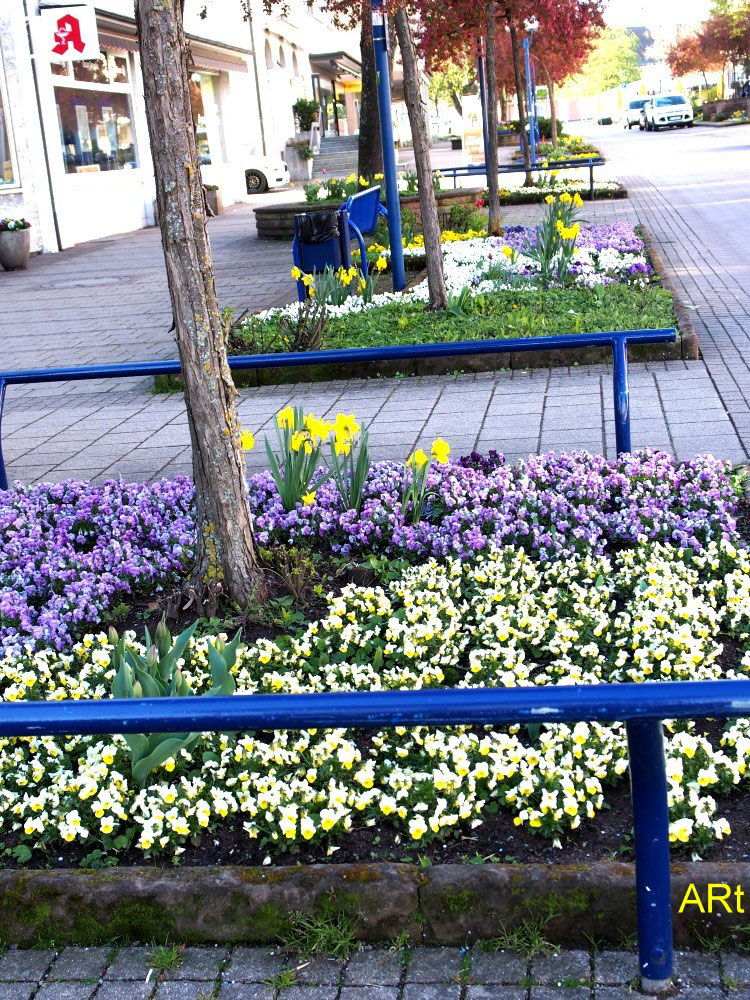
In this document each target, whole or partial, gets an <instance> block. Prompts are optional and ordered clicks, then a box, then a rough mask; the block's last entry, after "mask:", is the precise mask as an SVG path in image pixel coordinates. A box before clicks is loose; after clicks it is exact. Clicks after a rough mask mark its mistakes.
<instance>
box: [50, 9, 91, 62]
mask: <svg viewBox="0 0 750 1000" xmlns="http://www.w3.org/2000/svg"><path fill="white" fill-rule="evenodd" d="M55 42H56V43H57V44H56V45H53V46H52V51H53V52H54V53H55V55H58V56H63V55H65V53H66V52H67V51H68V49H69V48H70V46H71V45H72V46H73V48H74V49H75V50H76V52H83V50H84V49H85V48H86V43H85V42H84V41H83V39H82V38H81V25H80V23H79V21H78V18H77V17H73V15H72V14H66V15H65V16H64V17H61V18H60V19H59V20H58V22H57V31H55Z"/></svg>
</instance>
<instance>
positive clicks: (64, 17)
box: [39, 4, 101, 62]
mask: <svg viewBox="0 0 750 1000" xmlns="http://www.w3.org/2000/svg"><path fill="white" fill-rule="evenodd" d="M39 20H40V22H41V32H40V43H41V46H42V50H41V52H40V53H39V55H42V54H43V55H45V56H46V57H47V58H48V59H49V60H50V62H72V61H78V60H81V59H101V52H100V51H99V32H98V30H97V27H96V12H95V10H94V8H93V7H92V6H89V5H88V4H76V5H74V6H70V7H45V8H42V11H41V13H40V17H39Z"/></svg>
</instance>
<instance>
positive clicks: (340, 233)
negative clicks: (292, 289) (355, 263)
mask: <svg viewBox="0 0 750 1000" xmlns="http://www.w3.org/2000/svg"><path fill="white" fill-rule="evenodd" d="M292 257H293V259H294V263H295V264H296V266H297V267H298V268H299V269H300V271H304V272H305V274H317V273H319V272H321V271H325V269H326V268H327V267H331V268H333V270H337V269H338V268H339V267H345V268H349V267H351V265H352V255H351V249H350V246H349V216H348V214H347V211H346V209H345V208H325V209H320V210H319V211H317V212H300V213H299V214H298V215H295V216H294V242H293V243H292ZM308 294H309V293H308V290H307V288H306V286H305V285H304V284H303V282H302V281H298V282H297V297H298V298H299V300H300V302H304V300H305V299H306V298H307V297H308Z"/></svg>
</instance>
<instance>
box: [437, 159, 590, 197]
mask: <svg viewBox="0 0 750 1000" xmlns="http://www.w3.org/2000/svg"><path fill="white" fill-rule="evenodd" d="M604 163H605V160H604V159H602V157H601V156H591V157H587V158H585V159H584V158H576V159H573V160H555V161H553V162H547V166H542V164H539V163H537V165H536V166H534V167H531V171H532V173H533V172H534V171H537V170H539V171H542V170H547V171H549V170H578V169H580V168H582V167H587V168H588V171H589V196H590V198H591V200H592V201H593V200H594V167H601V166H602V165H603V164H604ZM438 172H439V173H440V176H441V177H452V178H453V187H454V188H456V187H457V180H456V178H458V177H486V176H487V167H486V165H485V164H484V163H477V164H474V163H469V164H467V165H466V166H463V167H441V168H440V170H439V171H433V173H438ZM497 172H498V174H525V173H526V167H525V166H524V165H523V164H522V163H521V164H515V163H503V164H501V165H500V166H499V167H498V168H497ZM563 190H564V189H563Z"/></svg>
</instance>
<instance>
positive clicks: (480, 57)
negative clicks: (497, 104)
mask: <svg viewBox="0 0 750 1000" xmlns="http://www.w3.org/2000/svg"><path fill="white" fill-rule="evenodd" d="M477 80H478V81H479V103H480V105H481V108H482V138H483V139H484V162H485V166H486V165H487V160H488V159H489V148H490V136H489V131H488V129H487V87H486V85H485V82H484V41H483V39H481V38H478V39H477Z"/></svg>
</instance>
